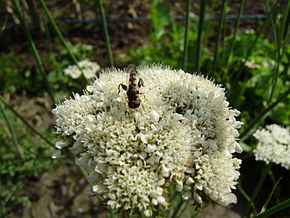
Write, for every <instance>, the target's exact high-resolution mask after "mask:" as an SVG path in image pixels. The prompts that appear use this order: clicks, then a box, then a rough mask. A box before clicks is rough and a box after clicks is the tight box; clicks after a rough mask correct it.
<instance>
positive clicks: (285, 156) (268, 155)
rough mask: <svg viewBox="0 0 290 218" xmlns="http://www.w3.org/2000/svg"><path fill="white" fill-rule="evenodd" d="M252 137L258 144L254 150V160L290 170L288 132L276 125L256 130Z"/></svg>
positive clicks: (289, 135) (289, 140) (289, 137)
mask: <svg viewBox="0 0 290 218" xmlns="http://www.w3.org/2000/svg"><path fill="white" fill-rule="evenodd" d="M254 137H255V138H256V139H258V141H259V142H258V144H257V147H256V149H255V150H254V154H255V158H256V160H262V161H265V162H266V163H267V164H268V163H270V162H273V163H275V164H280V165H281V166H282V167H284V168H286V169H290V131H289V130H288V129H286V128H283V127H281V126H279V125H277V124H272V125H268V126H266V128H265V129H261V130H257V131H256V132H255V134H254Z"/></svg>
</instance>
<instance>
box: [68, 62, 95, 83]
mask: <svg viewBox="0 0 290 218" xmlns="http://www.w3.org/2000/svg"><path fill="white" fill-rule="evenodd" d="M80 68H81V70H80ZM100 69H101V68H100V66H99V65H98V64H97V63H95V62H91V61H89V60H82V61H80V62H78V65H70V66H68V67H67V68H66V69H65V70H64V74H65V75H69V76H70V77H71V78H73V79H77V78H79V77H80V76H81V74H82V73H83V75H84V77H85V78H86V79H92V78H93V77H95V76H96V73H97V72H98V71H99V70H100Z"/></svg>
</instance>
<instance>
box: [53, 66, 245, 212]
mask: <svg viewBox="0 0 290 218" xmlns="http://www.w3.org/2000/svg"><path fill="white" fill-rule="evenodd" d="M137 71H138V77H139V78H142V80H143V82H144V86H142V87H141V88H140V94H139V97H140V101H141V105H140V107H138V108H136V109H129V108H128V98H127V95H126V91H124V90H122V89H121V90H120V91H121V92H120V93H119V94H118V86H119V85H120V84H126V85H128V81H129V78H128V77H129V76H128V73H126V72H124V71H121V70H116V69H113V70H108V71H105V72H103V73H101V74H100V77H99V78H98V79H96V80H95V81H94V82H93V84H91V85H89V86H87V90H86V92H85V94H84V95H82V96H80V95H78V94H75V96H74V99H69V100H66V101H65V102H64V103H62V104H61V105H59V106H57V107H56V108H55V109H54V110H53V113H54V114H55V116H56V118H57V119H56V129H57V133H58V134H59V135H60V136H61V137H62V140H61V141H59V142H57V144H56V147H57V148H58V149H62V148H65V147H66V148H69V150H70V151H71V152H73V153H74V154H76V155H77V156H78V160H77V161H76V162H77V164H78V165H80V166H82V167H84V168H85V169H86V170H87V171H88V173H89V181H90V182H91V183H92V185H93V191H94V192H96V193H97V194H98V195H99V196H100V197H101V198H102V199H104V200H105V201H106V202H107V204H108V205H110V206H111V207H112V208H123V209H126V210H127V209H130V210H133V209H134V210H136V209H137V210H139V211H140V212H143V213H144V215H146V216H151V215H152V211H153V208H154V206H156V205H158V204H160V205H163V206H165V207H166V206H167V205H168V199H167V196H166V193H168V192H167V190H166V189H167V187H168V185H169V183H172V182H174V183H175V184H176V190H177V191H178V192H181V195H182V197H183V199H185V200H191V201H192V202H193V203H195V204H202V202H203V201H205V200H207V199H212V200H214V201H216V202H218V203H220V204H223V205H228V204H230V203H235V202H236V201H237V199H236V196H235V195H234V194H233V193H232V192H231V189H235V185H236V183H237V182H236V180H237V179H238V177H239V172H238V171H237V170H238V169H239V165H240V163H241V160H239V159H237V158H235V157H233V156H232V153H234V152H241V151H242V150H241V147H240V145H239V144H238V143H237V142H236V138H237V137H238V135H239V133H238V131H237V128H239V127H240V126H241V122H239V121H236V119H235V117H236V116H238V115H239V112H238V111H237V110H234V109H230V108H229V103H228V102H227V101H226V99H225V90H224V89H223V88H221V87H219V86H217V85H215V84H214V83H213V82H211V81H209V80H207V79H206V78H203V77H201V76H197V75H191V74H188V73H185V72H184V71H182V70H179V71H176V70H171V69H169V68H167V67H164V66H150V67H143V68H139V69H137Z"/></svg>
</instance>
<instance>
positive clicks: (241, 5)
mask: <svg viewBox="0 0 290 218" xmlns="http://www.w3.org/2000/svg"><path fill="white" fill-rule="evenodd" d="M245 3H246V0H241V4H240V10H239V14H238V17H237V22H236V24H235V27H234V33H233V37H232V39H231V41H230V45H229V49H228V51H227V56H226V63H225V66H226V69H227V68H228V64H229V60H230V58H231V56H232V53H233V49H234V44H235V41H236V38H237V33H238V29H239V26H240V21H241V16H242V14H243V11H244V8H245Z"/></svg>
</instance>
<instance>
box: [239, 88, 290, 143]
mask: <svg viewBox="0 0 290 218" xmlns="http://www.w3.org/2000/svg"><path fill="white" fill-rule="evenodd" d="M289 94H290V88H288V89H287V90H286V91H285V92H284V93H282V94H281V95H280V96H279V97H278V98H277V100H276V101H275V102H273V103H272V104H270V105H269V106H268V107H267V108H265V109H264V110H262V111H261V112H260V114H258V116H256V117H255V118H254V119H253V120H252V121H251V122H250V123H249V124H248V126H247V127H246V128H245V130H244V131H243V132H242V133H241V135H240V140H241V141H244V140H245V139H247V137H248V136H249V135H250V134H251V133H252V132H253V131H254V130H253V129H254V127H255V126H256V125H257V124H258V122H259V121H261V120H262V119H264V118H265V117H266V115H267V114H268V112H270V111H271V110H272V109H273V108H274V107H275V106H277V105H278V104H279V103H280V102H282V101H283V100H284V99H286V98H287V96H288V95H289Z"/></svg>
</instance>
